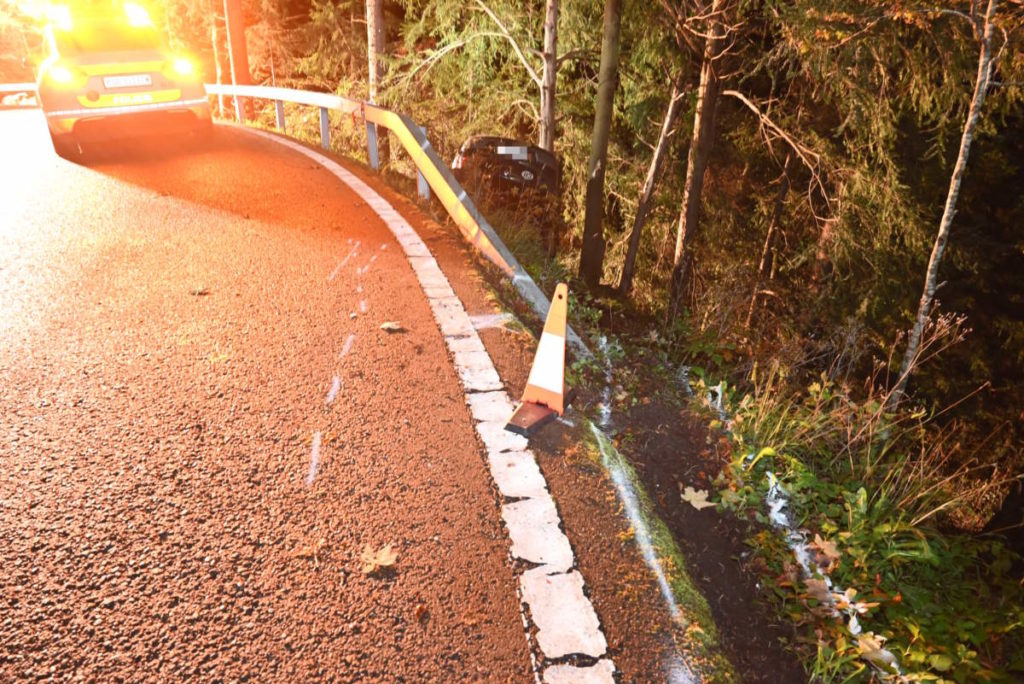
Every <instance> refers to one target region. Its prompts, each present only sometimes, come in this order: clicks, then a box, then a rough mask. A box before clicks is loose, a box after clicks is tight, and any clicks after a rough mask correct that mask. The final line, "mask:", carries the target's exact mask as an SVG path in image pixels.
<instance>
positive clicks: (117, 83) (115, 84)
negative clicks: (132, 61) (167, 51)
mask: <svg viewBox="0 0 1024 684" xmlns="http://www.w3.org/2000/svg"><path fill="white" fill-rule="evenodd" d="M103 85H104V86H106V87H107V88H131V87H132V86H148V85H153V79H151V78H150V77H149V74H133V75H131V76H105V77H104V78H103Z"/></svg>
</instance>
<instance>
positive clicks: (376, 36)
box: [366, 0, 386, 103]
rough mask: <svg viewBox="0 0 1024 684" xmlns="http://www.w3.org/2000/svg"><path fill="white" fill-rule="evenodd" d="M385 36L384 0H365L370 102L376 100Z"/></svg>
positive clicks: (381, 72)
mask: <svg viewBox="0 0 1024 684" xmlns="http://www.w3.org/2000/svg"><path fill="white" fill-rule="evenodd" d="M385 41H386V37H385V34H384V0H366V57H367V59H368V60H369V63H370V76H369V81H370V84H369V97H370V102H373V103H376V102H377V92H378V88H379V87H380V79H381V76H383V75H384V66H383V64H381V59H380V58H381V55H383V54H384V50H385Z"/></svg>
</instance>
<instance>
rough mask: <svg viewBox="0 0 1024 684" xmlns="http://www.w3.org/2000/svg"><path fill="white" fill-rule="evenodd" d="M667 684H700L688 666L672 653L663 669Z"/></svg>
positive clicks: (676, 654) (677, 655)
mask: <svg viewBox="0 0 1024 684" xmlns="http://www.w3.org/2000/svg"><path fill="white" fill-rule="evenodd" d="M665 682H666V683H667V684H700V678H699V677H697V676H696V675H694V674H693V671H692V670H691V669H690V666H689V665H687V664H686V661H685V660H683V658H682V657H681V656H680V655H679V654H678V653H673V654H672V656H671V657H670V658H669V662H668V665H667V666H666V668H665Z"/></svg>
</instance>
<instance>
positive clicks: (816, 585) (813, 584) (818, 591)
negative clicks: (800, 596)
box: [804, 578, 832, 603]
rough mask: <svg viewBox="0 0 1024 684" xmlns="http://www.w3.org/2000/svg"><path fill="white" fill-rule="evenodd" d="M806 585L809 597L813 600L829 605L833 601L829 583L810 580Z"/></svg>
mask: <svg viewBox="0 0 1024 684" xmlns="http://www.w3.org/2000/svg"><path fill="white" fill-rule="evenodd" d="M804 584H806V585H807V595H808V596H810V597H811V598H812V599H815V600H816V601H818V602H819V603H827V602H828V601H829V600H831V597H832V591H831V589H829V587H828V583H826V582H825V580H820V579H814V578H812V579H809V580H807V581H806V582H804Z"/></svg>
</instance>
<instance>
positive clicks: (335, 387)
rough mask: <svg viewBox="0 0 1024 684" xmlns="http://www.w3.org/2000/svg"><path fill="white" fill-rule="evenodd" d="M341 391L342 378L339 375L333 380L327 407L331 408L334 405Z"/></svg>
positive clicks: (328, 393)
mask: <svg viewBox="0 0 1024 684" xmlns="http://www.w3.org/2000/svg"><path fill="white" fill-rule="evenodd" d="M340 389H341V378H339V377H338V376H337V375H335V376H334V378H333V379H332V380H331V389H330V390H329V391H328V392H327V405H328V406H330V405H331V404H333V403H334V399H335V398H336V397H337V396H338V391H339V390H340Z"/></svg>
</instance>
